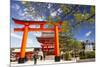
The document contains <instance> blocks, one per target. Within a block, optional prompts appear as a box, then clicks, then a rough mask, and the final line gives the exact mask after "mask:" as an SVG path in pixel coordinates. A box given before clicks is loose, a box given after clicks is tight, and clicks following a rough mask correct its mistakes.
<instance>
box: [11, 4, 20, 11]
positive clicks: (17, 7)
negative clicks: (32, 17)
mask: <svg viewBox="0 0 100 67" xmlns="http://www.w3.org/2000/svg"><path fill="white" fill-rule="evenodd" d="M12 8H13V9H17V10H18V9H20V6H19V5H18V4H14V5H12Z"/></svg>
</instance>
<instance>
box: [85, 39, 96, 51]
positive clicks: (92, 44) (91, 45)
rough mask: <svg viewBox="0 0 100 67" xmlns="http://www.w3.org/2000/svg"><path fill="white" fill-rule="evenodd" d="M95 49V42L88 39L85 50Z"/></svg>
mask: <svg viewBox="0 0 100 67" xmlns="http://www.w3.org/2000/svg"><path fill="white" fill-rule="evenodd" d="M93 50H94V43H93V42H90V41H89V40H86V42H85V51H93Z"/></svg>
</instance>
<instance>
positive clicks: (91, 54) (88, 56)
mask: <svg viewBox="0 0 100 67" xmlns="http://www.w3.org/2000/svg"><path fill="white" fill-rule="evenodd" d="M86 57H87V58H95V51H91V52H86Z"/></svg>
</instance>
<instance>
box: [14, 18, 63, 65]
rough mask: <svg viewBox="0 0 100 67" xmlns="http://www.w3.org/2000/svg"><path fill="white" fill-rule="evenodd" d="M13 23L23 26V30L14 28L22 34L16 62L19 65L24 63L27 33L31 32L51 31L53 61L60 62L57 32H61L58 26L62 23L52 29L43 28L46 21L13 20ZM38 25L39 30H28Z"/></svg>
mask: <svg viewBox="0 0 100 67" xmlns="http://www.w3.org/2000/svg"><path fill="white" fill-rule="evenodd" d="M13 21H14V22H15V24H19V25H24V27H23V28H14V31H15V32H23V38H22V43H21V51H20V58H19V60H18V62H19V63H24V61H25V49H26V42H27V37H28V32H32V31H47V32H48V31H50V32H51V31H53V32H54V34H55V36H54V40H55V47H54V52H55V61H60V49H59V32H61V29H60V28H59V25H61V24H62V22H59V23H56V24H54V28H44V25H45V24H48V23H47V22H46V21H24V20H17V19H14V18H13ZM37 24H38V25H40V28H30V27H29V26H30V25H37Z"/></svg>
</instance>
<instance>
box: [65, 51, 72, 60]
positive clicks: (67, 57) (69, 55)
mask: <svg viewBox="0 0 100 67" xmlns="http://www.w3.org/2000/svg"><path fill="white" fill-rule="evenodd" d="M64 60H71V54H70V53H69V52H66V53H65V54H64Z"/></svg>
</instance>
